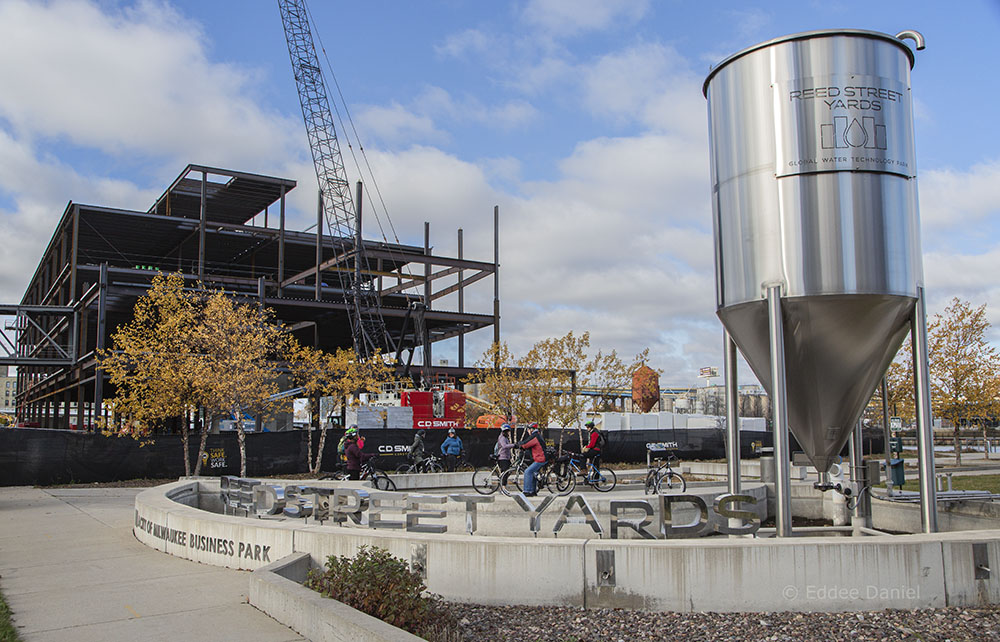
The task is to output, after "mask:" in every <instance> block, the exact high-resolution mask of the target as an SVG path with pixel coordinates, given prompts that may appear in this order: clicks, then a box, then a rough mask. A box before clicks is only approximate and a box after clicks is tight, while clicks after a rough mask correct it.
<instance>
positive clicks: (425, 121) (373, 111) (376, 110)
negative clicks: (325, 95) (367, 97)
mask: <svg viewBox="0 0 1000 642" xmlns="http://www.w3.org/2000/svg"><path fill="white" fill-rule="evenodd" d="M356 111H357V118H356V120H357V121H358V124H359V125H360V126H361V131H362V132H363V135H364V137H365V138H366V139H367V140H379V141H383V142H384V143H387V144H390V145H391V144H397V143H400V142H404V143H412V142H444V141H446V140H447V139H448V135H447V134H445V133H444V132H443V131H441V130H439V129H437V128H436V127H435V126H434V121H433V120H432V119H431V118H429V117H427V116H423V115H419V114H415V113H413V112H412V111H409V110H407V109H406V108H405V107H403V106H402V105H400V104H398V103H393V104H391V105H390V106H388V107H383V106H381V105H363V106H361V107H360V108H358V109H357V110H356Z"/></svg>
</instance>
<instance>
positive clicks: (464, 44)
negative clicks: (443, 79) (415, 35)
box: [434, 29, 495, 58]
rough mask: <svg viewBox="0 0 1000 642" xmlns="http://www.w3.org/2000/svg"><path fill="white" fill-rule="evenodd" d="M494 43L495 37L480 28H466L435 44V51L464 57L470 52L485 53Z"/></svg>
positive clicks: (442, 54)
mask: <svg viewBox="0 0 1000 642" xmlns="http://www.w3.org/2000/svg"><path fill="white" fill-rule="evenodd" d="M494 44H495V41H494V39H493V38H491V37H490V36H488V35H487V34H485V33H483V32H482V31H480V30H479V29H466V30H465V31H461V32H459V33H454V34H451V35H449V36H448V37H447V38H445V40H444V42H443V43H441V44H439V45H435V47H434V51H435V52H437V54H438V55H440V56H447V57H451V58H462V57H464V56H466V55H468V54H477V55H478V54H485V53H487V52H489V51H490V49H491V48H492V46H494Z"/></svg>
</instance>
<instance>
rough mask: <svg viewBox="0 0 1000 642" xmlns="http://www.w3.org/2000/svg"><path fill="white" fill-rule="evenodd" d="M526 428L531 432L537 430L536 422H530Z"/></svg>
mask: <svg viewBox="0 0 1000 642" xmlns="http://www.w3.org/2000/svg"><path fill="white" fill-rule="evenodd" d="M528 428H531V429H532V430H538V422H537V421H532V422H531V423H530V424H528Z"/></svg>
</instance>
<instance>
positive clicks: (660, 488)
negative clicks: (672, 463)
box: [656, 470, 687, 495]
mask: <svg viewBox="0 0 1000 642" xmlns="http://www.w3.org/2000/svg"><path fill="white" fill-rule="evenodd" d="M685 490H687V482H686V481H685V480H684V478H683V477H682V476H681V474H680V473H675V472H674V471H672V470H669V471H666V472H664V473H663V474H662V475H660V478H659V479H657V480H656V494H657V495H665V494H667V493H683V492H684V491H685Z"/></svg>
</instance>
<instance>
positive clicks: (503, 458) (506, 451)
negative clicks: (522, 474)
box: [496, 424, 514, 473]
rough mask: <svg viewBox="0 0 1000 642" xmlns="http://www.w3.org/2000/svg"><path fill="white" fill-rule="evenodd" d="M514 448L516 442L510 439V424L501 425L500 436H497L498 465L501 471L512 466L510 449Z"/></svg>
mask: <svg viewBox="0 0 1000 642" xmlns="http://www.w3.org/2000/svg"><path fill="white" fill-rule="evenodd" d="M513 449H514V442H512V441H511V440H510V424H504V425H503V426H501V427H500V436H499V437H497V446H496V451H497V465H498V466H500V472H501V473H502V472H503V471H505V470H507V469H508V468H510V451H512V450H513Z"/></svg>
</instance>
